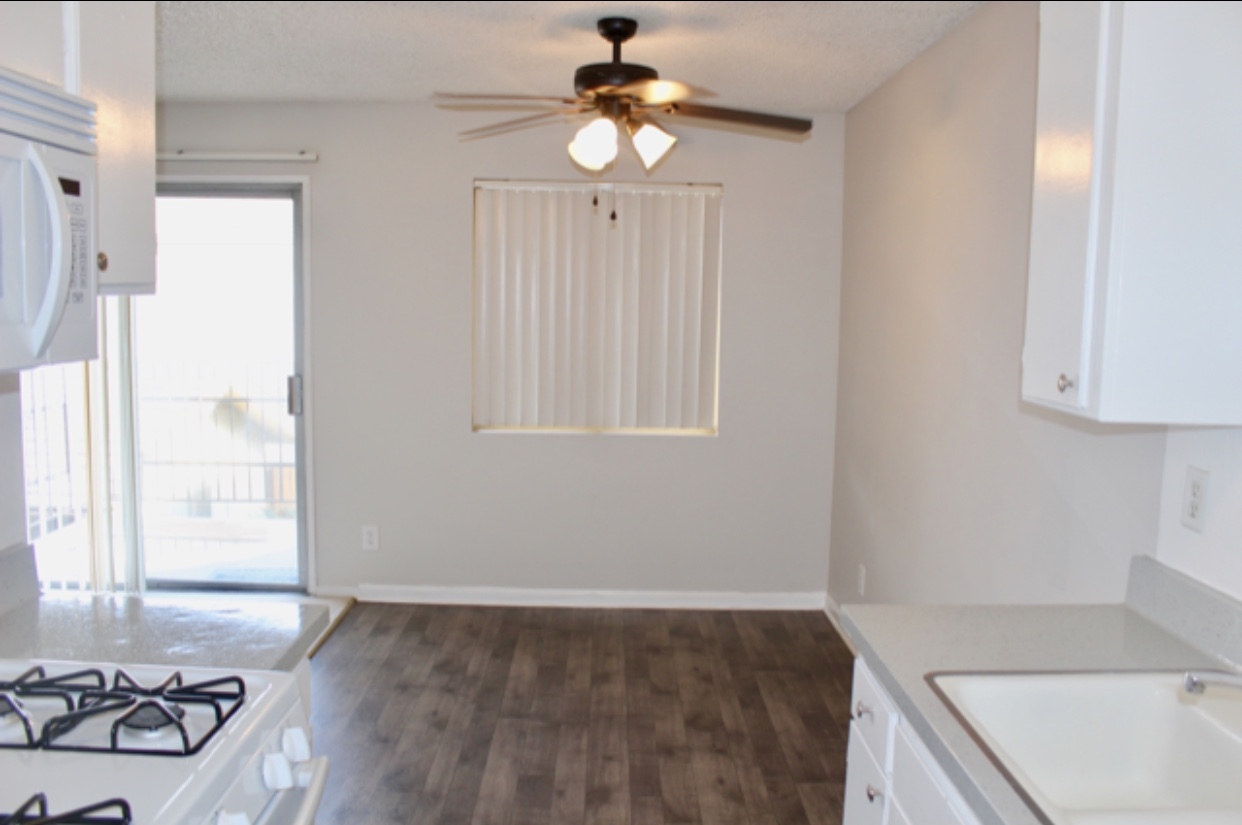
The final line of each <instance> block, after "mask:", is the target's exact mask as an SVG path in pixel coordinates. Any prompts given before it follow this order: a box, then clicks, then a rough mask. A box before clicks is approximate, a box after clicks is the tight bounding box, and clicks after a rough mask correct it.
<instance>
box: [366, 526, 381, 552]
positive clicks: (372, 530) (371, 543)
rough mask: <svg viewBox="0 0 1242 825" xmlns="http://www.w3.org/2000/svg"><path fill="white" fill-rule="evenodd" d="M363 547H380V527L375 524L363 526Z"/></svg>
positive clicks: (370, 548)
mask: <svg viewBox="0 0 1242 825" xmlns="http://www.w3.org/2000/svg"><path fill="white" fill-rule="evenodd" d="M362 549H363V550H378V549H379V528H378V527H376V526H375V525H374V524H368V525H366V526H365V527H363V528H362Z"/></svg>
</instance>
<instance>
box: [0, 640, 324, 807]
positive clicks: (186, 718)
mask: <svg viewBox="0 0 1242 825" xmlns="http://www.w3.org/2000/svg"><path fill="white" fill-rule="evenodd" d="M36 664H38V665H42V666H43V669H44V671H45V672H46V674H47V676H48V677H51V678H53V679H54V678H55V677H57V676H64V675H66V674H72V673H75V672H81V671H83V669H84V668H94V669H96V670H98V671H100V672H102V673H103V674H104V679H105V680H106V683H107V684H106V688H107V689H108V690H107V691H99V690H98V689H97V688H95V687H94V685H95V684H96V683H97V677H95V676H84V677H80V678H78V677H75V678H74V679H73V680H70V684H73V685H77V687H73V688H71V689H70V690H68V691H65V692H64V693H58V692H56V691H55V690H53V689H52V688H51V687H46V688H45V687H43V686H40V687H37V688H35V689H25V690H22V689H18V690H12V689H10V690H8V691H2V690H0V713H2V714H3V715H0V746H3V747H0V814H4V813H11V812H13V811H16V810H18V809H19V808H20V807H21V806H22V805H23V804H25V803H26V801H27V800H29V799H30V798H31V797H32V796H33V795H35V794H37V793H42V794H45V795H46V796H47V801H48V809H49V813H53V814H54V813H57V812H60V811H67V810H72V809H76V808H79V807H83V806H87V805H93V804H97V803H100V802H103V801H105V800H108V799H113V798H122V799H125V800H126V801H127V802H128V803H129V805H130V806H131V808H132V810H133V816H134V822H135V823H143V825H148V824H149V825H156V824H157V823H159V824H160V825H162V824H163V823H170V825H190V823H193V825H199V823H203V822H214V821H215V819H216V815H217V812H218V811H220V810H221V809H222V808H221V806H222V805H223V804H225V802H226V801H228V802H229V804H230V805H231V806H233V807H238V806H244V805H249V806H250V807H251V808H255V809H256V810H253V811H252V812H251V814H250V819H249V821H252V822H253V821H257V819H258V816H259V815H260V813H261V811H262V807H263V806H265V805H267V804H268V802H270V796H271V795H270V794H266V795H261V796H259V797H256V798H255V799H254V800H252V801H250V802H245V801H244V800H241V801H238V800H240V797H237V793H236V791H235V788H236V786H237V785H238V784H239V777H241V776H242V775H243V774H244V773H245V772H246V771H247V770H251V771H252V772H253V771H256V770H259V771H261V770H262V762H263V758H264V756H266V755H274V754H278V753H280V751H281V742H282V734H284V733H285V731H286V730H289V729H292V728H299V729H300V730H301V731H302V732H303V734H304V736H305V737H306V738H305V740H304V741H307V742H308V740H309V727H308V724H307V719H306V714H305V712H304V711H303V709H302V707H301V701H300V698H299V694H298V691H297V686H296V684H295V681H294V678H293V676H292V675H291V674H287V673H279V672H253V671H243V672H231V671H219V670H210V669H202V668H172V667H166V666H154V667H152V666H132V667H129V666H122V669H123V670H124V672H125V674H128V677H131V678H132V680H133V681H134V682H136V683H137V684H138V685H140V686H142V687H144V688H152V687H155V686H159V685H161V684H162V683H164V682H166V681H168V680H170V679H172V678H173V674H174V673H176V672H179V673H180V682H181V687H180V688H178V687H177V686H176V683H175V680H174V681H173V682H172V687H171V689H172V691H173V693H171V694H168V695H167V696H166V701H165V702H164V703H163V707H164V708H165V709H163V710H161V709H159V708H158V707H157V708H155V710H154V711H149V712H148V714H147V715H148V716H150V714H151V713H152V712H153V713H154V716H152V717H151V718H150V719H148V720H146V721H144V722H142V724H140V725H139V728H138V729H137V730H135V729H130V728H129V727H127V726H124V725H119V726H117V727H116V729H115V732H114V722H115V721H116V720H117V719H118V718H119V717H120V716H122V715H124V714H125V713H127V712H133V711H134V709H135V708H134V706H135V704H136V703H138V702H141V703H143V704H144V705H146V704H153V705H159V704H160V703H159V702H152V701H150V700H148V699H147V698H146V697H139V698H138V700H133V699H130V700H126V699H125V698H124V697H121V696H119V695H118V694H114V693H112V692H111V691H112V688H114V687H116V686H117V683H118V677H117V675H116V673H117V666H116V665H114V664H106V665H85V664H82V663H76V662H47V661H44V662H33V661H6V660H0V686H3V685H4V683H6V682H13V681H15V680H17V679H18V678H19V677H21V676H22V674H24V673H26V672H27V671H29V669H30V668H31V667H32V666H34V665H36ZM128 681H129V679H126V678H125V677H120V685H121V686H122V687H124V686H126V683H127V682H128ZM204 683H206V685H207V686H206V687H201V688H196V689H194V690H193V691H191V692H190V693H183V694H182V695H181V696H179V695H178V694H177V693H176V691H178V690H181V691H185V686H192V685H200V686H201V685H202V684H204ZM243 683H244V698H237V697H238V693H237V688H238V687H240V686H241V685H242V684H243ZM43 684H45V685H46V684H48V683H46V682H45V683H43ZM83 685H91V687H89V688H88V687H83ZM204 692H211V693H218V694H219V695H220V696H221V697H223V698H218V699H214V700H203V699H202V698H201V695H200V694H202V693H204ZM66 694H67V695H68V696H69V699H68V700H66V698H65V695H66ZM186 696H192V697H195V698H190V699H186V698H185V697H186ZM4 697H7V699H6V698H4ZM127 701H128V704H127ZM68 702H72V703H73V704H74V705H75V707H81V706H84V705H85V706H93V707H99V706H102V705H106V704H107V703H112V704H114V705H116V706H117V708H116V709H115V710H113V709H111V708H109V709H108V712H106V713H99V714H90V715H87V716H86V717H85V718H83V719H82V720H81V721H80V723H79V724H77V725H76V726H74V727H72V729H71V730H69V731H68V732H65V733H64V734H63V735H55V730H56V728H57V727H58V724H57V723H55V722H54V723H53V724H52V725H50V726H49V725H48V720H50V719H53V718H58V719H64V718H65V714H66V705H67V703H68ZM11 703H17V704H20V706H21V708H22V710H23V711H24V713H25V715H26V716H28V718H29V722H30V728H31V730H32V731H33V734H34V736H35V737H36V739H37V740H38V744H40V745H41V746H40V747H36V748H33V749H29V748H26V747H24V746H25V745H26V744H27V738H28V737H27V732H26V731H27V724H26V722H25V721H24V720H23V719H22V718H21V714H18V713H14V712H12V711H11V706H12V705H11ZM169 708H170V709H169ZM178 709H179V710H178ZM6 711H7V712H6ZM169 714H172V715H175V716H180V717H181V718H180V720H179V721H180V722H181V724H182V726H184V729H185V731H186V733H185V734H184V735H183V734H182V733H181V730H180V728H179V727H178V726H176V725H168V724H165V723H164V722H163V721H162V720H163V719H164V718H165V717H167V716H168V715H169ZM182 714H184V715H182ZM217 718H223V720H224V721H223V724H222V725H220V726H219V728H218V729H215V730H214V732H213V728H215V727H216V720H217ZM148 727H155V728H156V730H154V731H152V730H148ZM114 740H115V743H116V745H118V746H120V748H121V749H130V750H134V749H136V750H139V751H142V752H141V753H113V752H108V750H109V748H110V747H111V746H112V744H113V741H114ZM294 744H295V745H296V744H297V743H296V742H295V743H294ZM186 750H190V751H192V752H191V753H190V755H181V753H182V752H183V751H186ZM174 754H176V755H174ZM301 758H302V760H306V759H309V753H306V754H304V755H303V756H302V757H301ZM255 764H258V765H259V766H260V767H258V768H255V767H249V768H248V767H247V766H253V765H255ZM248 784H256V783H253V782H252V783H248ZM257 784H259V785H260V786H261V785H262V782H258V783H257ZM235 798H236V799H235ZM109 815H111V813H110V814H109Z"/></svg>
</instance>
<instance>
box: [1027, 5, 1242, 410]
mask: <svg viewBox="0 0 1242 825" xmlns="http://www.w3.org/2000/svg"><path fill="white" fill-rule="evenodd" d="M1240 30H1242V3H1239V2H1176V3H1175V2H1143V3H1123V2H1102V3H1094V2H1092V3H1086V2H1084V3H1076V2H1045V3H1042V4H1041V5H1040V43H1039V73H1038V94H1037V102H1036V160H1035V178H1034V188H1033V201H1032V209H1031V248H1030V268H1029V276H1028V288H1027V315H1026V333H1025V346H1024V349H1023V354H1022V396H1023V398H1025V399H1026V400H1028V401H1033V402H1035V403H1038V404H1043V405H1046V406H1050V407H1054V408H1058V409H1062V410H1065V411H1067V412H1072V413H1075V414H1079V415H1084V416H1087V417H1089V418H1093V419H1097V420H1100V421H1111V422H1126V423H1150V424H1195V425H1200V424H1201V425H1222V426H1232V425H1238V424H1242V324H1240V323H1238V318H1239V317H1242V278H1239V277H1238V273H1239V272H1242V245H1239V244H1238V242H1237V237H1238V227H1239V226H1242V197H1239V196H1238V193H1239V192H1240V191H1242V160H1239V157H1240V155H1239V152H1238V146H1239V145H1240V144H1242V96H1239V95H1238V93H1237V90H1238V88H1239V86H1240V85H1242V49H1238V48H1237V33H1238V32H1239V31H1240Z"/></svg>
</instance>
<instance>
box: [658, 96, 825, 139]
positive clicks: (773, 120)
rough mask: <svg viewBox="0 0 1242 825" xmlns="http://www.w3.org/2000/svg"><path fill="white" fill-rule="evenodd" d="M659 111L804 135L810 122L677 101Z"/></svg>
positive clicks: (809, 126)
mask: <svg viewBox="0 0 1242 825" xmlns="http://www.w3.org/2000/svg"><path fill="white" fill-rule="evenodd" d="M659 109H660V111H662V112H664V113H665V114H669V115H682V116H684V117H701V118H705V119H707V120H722V121H727V122H729V123H740V124H743V125H745V126H760V127H762V128H764V129H779V130H780V131H782V132H795V133H797V134H801V135H804V134H806V133H807V132H809V131H811V126H812V122H811V121H809V120H805V119H803V118H798V117H786V116H785V115H770V114H767V113H766V112H747V111H743V110H742V109H724V108H721V107H720V106H702V105H700V104H698V103H685V102H682V101H677V102H674V103H669V104H668V105H666V106H660V107H659Z"/></svg>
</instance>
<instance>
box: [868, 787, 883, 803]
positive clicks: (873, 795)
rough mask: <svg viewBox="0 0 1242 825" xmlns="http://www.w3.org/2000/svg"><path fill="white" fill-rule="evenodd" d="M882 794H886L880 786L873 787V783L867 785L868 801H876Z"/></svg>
mask: <svg viewBox="0 0 1242 825" xmlns="http://www.w3.org/2000/svg"><path fill="white" fill-rule="evenodd" d="M882 796H884V794H882V793H881V792H880V789H879V788H876V787H873V786H871V785H868V786H867V801H868V802H875V801H876V800H877V799H879V798H880V797H882Z"/></svg>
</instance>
